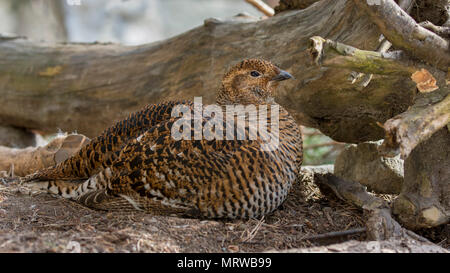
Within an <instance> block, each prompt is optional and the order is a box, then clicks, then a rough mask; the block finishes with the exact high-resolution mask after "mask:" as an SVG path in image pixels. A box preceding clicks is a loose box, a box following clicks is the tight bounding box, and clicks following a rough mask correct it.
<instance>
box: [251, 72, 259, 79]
mask: <svg viewBox="0 0 450 273" xmlns="http://www.w3.org/2000/svg"><path fill="white" fill-rule="evenodd" d="M250 75H251V76H252V77H255V78H256V77H259V76H260V75H261V73H259V72H258V71H252V72H250Z"/></svg>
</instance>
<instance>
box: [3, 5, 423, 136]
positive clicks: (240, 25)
mask: <svg viewBox="0 0 450 273" xmlns="http://www.w3.org/2000/svg"><path fill="white" fill-rule="evenodd" d="M312 2H316V1H312ZM316 35H321V36H324V37H327V38H329V39H338V40H339V41H340V42H342V43H346V44H351V45H352V46H354V47H359V48H365V49H376V48H377V46H378V44H379V41H378V38H379V36H380V32H379V31H378V29H377V27H376V26H374V24H373V23H372V22H371V21H370V20H369V19H368V18H367V16H366V15H365V14H364V12H363V11H362V10H360V9H359V8H358V7H357V6H355V4H354V3H353V1H345V0H337V1H335V0H322V1H317V3H315V4H314V5H311V6H309V7H308V8H306V9H303V10H299V11H290V12H285V13H280V14H278V15H276V16H274V17H270V18H268V19H265V20H260V21H259V20H257V19H255V18H250V17H249V16H245V15H243V16H238V17H235V18H234V19H233V20H226V21H220V20H218V19H209V20H206V21H205V24H204V25H203V26H200V27H198V28H195V29H193V30H191V31H188V32H186V33H184V34H181V35H179V36H176V37H173V38H170V39H168V40H165V41H161V42H157V43H152V44H146V45H141V46H131V47H130V46H121V45H116V44H99V43H95V44H49V43H42V42H33V41H29V40H26V39H23V38H20V37H1V38H0V104H1V105H2V107H1V108H0V124H3V125H8V126H14V127H19V128H27V129H38V130H40V131H43V132H45V133H54V132H56V131H57V129H61V130H63V131H68V132H71V131H77V132H79V133H82V134H84V135H87V136H88V137H93V136H96V135H98V134H99V133H100V132H101V131H102V130H104V129H105V128H106V127H109V126H110V125H111V124H113V123H114V122H116V121H118V120H120V119H123V118H125V117H126V116H127V115H128V114H129V113H131V112H134V111H136V110H138V109H140V108H141V107H143V106H144V105H145V104H149V103H155V102H158V101H161V100H169V99H193V96H203V102H204V103H211V102H213V101H214V98H215V90H216V89H217V87H218V84H219V83H220V80H221V77H222V75H223V73H224V72H225V71H226V69H227V68H228V67H229V66H230V65H232V64H234V63H236V62H238V61H240V60H241V59H244V58H250V57H261V58H266V59H269V60H272V61H274V62H275V63H278V64H279V65H280V66H281V67H282V68H283V69H286V70H288V71H289V72H291V73H292V74H293V75H294V76H295V77H296V79H297V80H295V81H292V82H291V83H289V84H286V85H285V86H283V89H281V90H280V92H279V94H278V96H277V101H278V102H279V103H280V104H281V105H283V106H285V107H286V108H288V110H290V111H291V112H292V113H293V114H294V116H295V117H296V118H297V120H298V121H299V122H300V123H301V124H303V125H306V126H310V127H315V128H318V129H320V130H321V131H322V132H323V133H325V134H326V135H328V136H330V137H332V138H333V139H334V140H336V141H340V142H353V143H358V142H362V141H368V140H376V139H380V138H382V137H383V135H384V131H383V129H382V128H380V127H379V126H377V122H381V123H383V122H384V121H386V120H387V119H389V118H391V117H393V116H395V115H397V114H400V113H402V112H403V111H405V110H406V109H407V108H408V107H409V106H410V105H411V104H412V99H413V96H414V93H415V85H414V83H412V82H410V81H409V80H406V78H405V77H403V76H400V77H399V76H389V75H375V76H374V77H373V79H372V80H371V82H370V84H369V85H368V86H367V87H366V88H364V91H363V92H361V91H360V90H358V88H357V86H355V85H353V84H352V83H351V82H349V81H348V80H347V78H348V76H349V73H350V70H347V69H341V68H324V67H321V68H320V67H316V66H315V65H313V64H312V62H311V61H310V58H309V55H308V52H307V50H306V49H307V48H308V46H309V38H310V37H312V36H316Z"/></svg>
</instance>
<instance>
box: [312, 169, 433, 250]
mask: <svg viewBox="0 0 450 273" xmlns="http://www.w3.org/2000/svg"><path fill="white" fill-rule="evenodd" d="M314 181H315V182H316V183H317V184H318V186H319V188H320V190H321V191H322V193H324V194H325V195H329V194H330V192H332V193H333V194H334V195H336V196H337V197H338V198H339V199H341V200H343V201H345V202H347V203H350V204H352V205H354V206H356V207H358V208H361V209H363V210H364V211H365V212H366V213H367V214H368V220H367V223H366V233H367V238H368V240H370V241H382V240H388V239H390V238H405V237H406V238H411V237H412V236H411V234H413V233H412V232H411V231H408V230H406V229H404V228H402V227H401V226H400V224H399V223H397V221H395V220H394V219H393V218H392V216H391V209H390V207H389V205H388V204H387V202H386V201H384V200H383V199H381V198H378V197H376V196H373V195H371V194H369V193H368V192H367V191H366V187H364V186H362V185H361V184H359V183H357V182H353V181H346V180H343V179H341V178H339V177H337V176H335V175H333V174H331V173H327V174H319V173H316V174H315V175H314ZM414 237H415V239H417V238H421V240H423V241H426V242H428V240H427V239H425V238H422V237H421V236H419V235H417V234H414Z"/></svg>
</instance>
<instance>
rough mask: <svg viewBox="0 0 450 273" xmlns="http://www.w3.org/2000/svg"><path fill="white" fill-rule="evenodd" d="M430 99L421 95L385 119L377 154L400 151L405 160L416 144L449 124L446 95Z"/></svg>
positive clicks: (448, 106) (387, 154)
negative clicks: (435, 100) (434, 100)
mask: <svg viewBox="0 0 450 273" xmlns="http://www.w3.org/2000/svg"><path fill="white" fill-rule="evenodd" d="M446 89H447V90H444V91H447V93H449V90H448V89H449V88H446ZM430 95H431V93H430ZM432 95H433V96H437V95H439V93H436V94H432ZM424 100H425V101H424ZM431 100H432V99H431V98H430V99H428V98H423V99H422V100H420V101H418V102H416V103H415V104H414V105H413V106H412V107H411V108H410V109H409V110H408V111H406V112H403V113H401V114H400V115H398V116H395V117H393V118H391V119H389V120H388V121H386V123H385V124H384V129H385V131H386V137H385V140H384V142H383V145H381V146H380V153H382V154H383V155H384V156H395V155H396V154H398V153H400V154H401V158H403V159H405V158H407V157H408V155H409V154H410V153H411V151H412V150H413V149H414V148H415V147H416V146H417V145H418V144H419V143H421V142H423V141H425V140H427V139H428V138H429V137H430V136H431V135H433V133H434V132H436V131H438V130H439V129H441V128H442V127H444V126H445V125H447V124H448V123H450V94H448V95H447V96H446V97H445V98H444V99H442V100H441V101H440V102H438V103H434V104H433V103H432V102H431Z"/></svg>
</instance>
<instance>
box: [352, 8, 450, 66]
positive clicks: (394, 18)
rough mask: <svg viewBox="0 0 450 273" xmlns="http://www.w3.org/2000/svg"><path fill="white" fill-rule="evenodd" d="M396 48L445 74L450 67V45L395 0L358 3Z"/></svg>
mask: <svg viewBox="0 0 450 273" xmlns="http://www.w3.org/2000/svg"><path fill="white" fill-rule="evenodd" d="M354 2H355V3H356V4H357V6H359V7H360V8H361V9H363V10H364V11H365V12H366V13H367V14H368V15H369V18H370V19H371V20H372V22H373V23H374V24H376V25H377V26H378V28H379V29H380V31H381V33H382V34H383V35H384V36H385V37H386V38H387V39H388V40H389V41H390V42H391V43H392V44H393V45H394V46H396V47H398V48H401V49H404V50H406V51H407V52H408V53H410V54H411V55H413V56H416V57H417V58H419V59H421V60H424V61H427V62H429V63H430V64H432V65H433V66H436V67H438V68H439V69H441V70H443V71H447V69H448V67H449V66H450V53H449V42H448V41H447V40H445V39H443V38H442V37H440V36H439V35H437V34H435V33H433V32H431V31H429V30H428V29H426V28H424V27H422V26H420V25H419V24H417V23H416V21H415V20H414V19H413V18H412V17H411V16H409V15H408V14H407V13H406V12H405V11H404V10H402V9H401V8H400V7H399V6H398V5H397V4H396V3H395V2H394V1H393V0H376V1H374V0H370V1H369V0H354Z"/></svg>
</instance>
